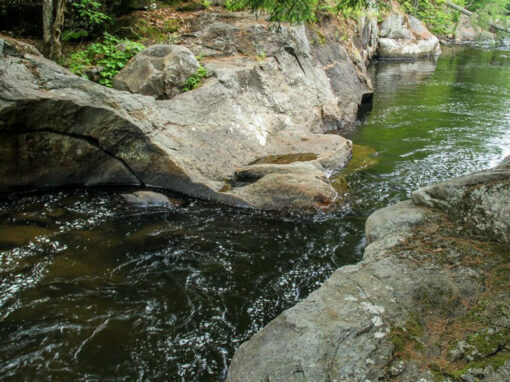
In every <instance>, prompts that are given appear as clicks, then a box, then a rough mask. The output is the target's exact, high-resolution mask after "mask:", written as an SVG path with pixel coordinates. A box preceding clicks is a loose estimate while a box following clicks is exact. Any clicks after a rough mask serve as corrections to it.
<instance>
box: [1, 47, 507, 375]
mask: <svg viewBox="0 0 510 382" xmlns="http://www.w3.org/2000/svg"><path fill="white" fill-rule="evenodd" d="M509 56H510V53H509V52H503V51H496V50H495V51H485V50H478V49H472V48H451V49H445V52H444V54H443V55H442V56H441V57H440V58H439V60H438V62H437V65H436V64H435V63H434V62H433V61H425V62H416V63H380V64H378V65H375V66H374V79H375V85H376V93H375V96H374V100H373V105H372V110H370V111H367V112H366V113H365V114H364V115H363V116H362V118H361V122H360V125H359V126H358V127H357V129H355V130H353V131H352V132H350V133H349V134H348V135H349V138H351V139H352V140H353V141H354V143H355V144H356V145H357V146H356V148H355V151H356V152H355V158H354V160H353V163H354V164H355V165H353V166H351V167H350V168H349V170H348V174H347V175H346V177H345V180H346V181H347V184H348V187H346V183H345V181H344V179H343V178H341V177H339V179H338V180H337V184H338V185H339V189H341V190H343V192H344V195H343V198H344V200H345V206H344V207H343V208H342V209H341V210H340V211H338V212H337V213H335V214H330V215H317V216H315V217H314V218H313V219H308V220H304V221H303V220H297V219H293V218H292V217H288V218H281V217H276V216H274V215H271V214H267V213H257V212H250V211H240V210H236V209H231V208H225V207H218V206H215V205H210V204H207V203H202V202H198V201H193V200H185V201H184V205H183V206H180V207H175V208H172V209H161V208H155V209H146V208H138V207H134V206H131V205H128V204H127V203H126V202H124V200H123V199H122V197H121V194H122V193H123V192H126V190H121V189H75V190H61V191H56V192H51V193H44V194H26V195H21V196H19V195H18V196H12V197H9V198H5V199H3V200H0V264H1V268H0V272H1V275H0V277H1V282H0V380H2V381H22V380H27V381H33V380H45V381H52V380H54V381H68V380H69V381H70V380H73V381H85V380H86V381H94V380H100V381H135V380H138V381H146V380H151V381H153V380H165V381H174V380H175V381H180V380H183V381H190V380H199V381H217V380H221V379H223V378H224V377H225V374H226V370H227V366H228V363H229V360H230V359H231V357H232V355H233V353H234V351H235V349H236V348H237V347H238V346H239V345H240V344H241V343H242V342H243V341H245V340H246V339H248V338H249V337H250V336H251V335H252V334H253V333H254V332H256V331H257V330H259V329H260V328H261V327H262V326H263V325H264V324H266V323H267V322H268V321H269V320H271V319H272V318H274V317H275V316H276V315H278V314H279V313H280V312H281V311H282V310H284V309H286V308H288V307H290V306H292V305H294V304H295V303H297V302H298V301H300V300H301V299H303V298H304V297H306V296H307V295H308V294H309V293H310V291H312V290H314V289H316V288H318V287H319V286H320V285H321V283H322V282H323V281H324V280H325V279H326V278H327V277H328V276H329V275H330V274H331V273H332V272H333V270H334V269H336V268H337V267H338V266H340V265H343V264H349V263H353V262H355V261H357V260H359V258H360V257H361V254H362V250H363V246H364V241H363V227H364V222H365V220H366V217H367V216H368V215H369V214H370V213H371V212H372V211H373V210H374V209H377V208H380V207H384V206H386V205H388V204H392V203H394V202H396V201H399V200H403V199H405V198H407V197H409V195H410V192H411V191H412V190H414V189H416V188H418V187H420V186H424V185H426V184H429V183H432V182H436V181H439V180H442V179H445V178H449V177H452V176H456V175H460V174H464V173H467V172H471V171H473V170H478V169H482V168H486V167H490V166H492V165H494V164H496V163H497V162H498V161H500V160H501V159H502V158H503V156H505V155H508V154H510V57H509Z"/></svg>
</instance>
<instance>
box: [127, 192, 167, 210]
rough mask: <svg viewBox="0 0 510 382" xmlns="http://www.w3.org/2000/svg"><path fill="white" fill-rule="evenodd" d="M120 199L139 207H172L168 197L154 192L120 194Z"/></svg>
mask: <svg viewBox="0 0 510 382" xmlns="http://www.w3.org/2000/svg"><path fill="white" fill-rule="evenodd" d="M122 197H123V198H124V200H126V201H127V202H128V203H132V204H135V205H137V206H140V207H168V206H172V205H173V203H172V202H171V201H170V199H169V198H168V196H166V195H163V194H160V193H159V192H154V191H136V192H133V193H131V194H122Z"/></svg>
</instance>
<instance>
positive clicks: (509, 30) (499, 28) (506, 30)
mask: <svg viewBox="0 0 510 382" xmlns="http://www.w3.org/2000/svg"><path fill="white" fill-rule="evenodd" d="M445 4H446V5H448V6H449V7H450V8H453V9H455V10H457V11H459V12H461V13H464V14H465V15H466V16H469V17H473V16H474V17H478V15H477V14H476V13H473V12H471V11H468V10H467V9H466V8H462V7H460V6H458V5H457V4H455V3H452V2H451V1H448V0H446V1H445ZM490 26H491V28H494V29H497V30H499V31H502V32H507V33H510V28H505V27H502V26H501V25H498V24H496V23H493V22H492V21H491V23H490Z"/></svg>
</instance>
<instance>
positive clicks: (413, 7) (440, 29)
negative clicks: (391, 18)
mask: <svg viewBox="0 0 510 382" xmlns="http://www.w3.org/2000/svg"><path fill="white" fill-rule="evenodd" d="M401 4H402V7H403V8H404V11H406V12H407V13H409V14H411V15H413V16H415V17H416V18H418V19H420V20H421V21H423V22H424V23H425V24H427V27H428V28H429V29H430V31H431V32H432V33H434V34H438V35H443V36H444V35H448V34H450V33H452V32H453V31H454V29H455V25H456V24H457V21H458V12H454V11H451V10H450V9H447V8H446V6H445V5H444V0H404V1H402V3H401ZM456 4H458V5H460V6H462V5H463V1H462V0H457V1H456Z"/></svg>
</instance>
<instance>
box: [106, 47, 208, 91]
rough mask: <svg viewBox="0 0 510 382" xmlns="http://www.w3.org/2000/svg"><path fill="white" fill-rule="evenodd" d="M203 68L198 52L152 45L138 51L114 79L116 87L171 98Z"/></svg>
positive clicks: (184, 48)
mask: <svg viewBox="0 0 510 382" xmlns="http://www.w3.org/2000/svg"><path fill="white" fill-rule="evenodd" d="M199 68H200V64H199V63H198V61H197V59H196V57H195V55H194V54H193V53H191V51H190V50H189V49H187V48H186V47H183V46H179V45H153V46H150V47H149V48H147V49H145V50H143V51H142V52H140V53H139V54H137V55H136V56H135V57H134V58H133V59H132V60H131V61H129V63H128V64H127V65H126V66H125V67H124V68H123V69H122V70H121V71H120V72H119V73H117V75H116V76H115V77H114V78H113V87H114V88H115V89H119V90H126V91H130V92H131V93H138V94H144V95H149V96H153V97H155V98H157V99H168V98H172V97H174V96H176V95H177V94H180V93H182V92H183V91H184V90H183V88H184V87H185V86H186V83H187V80H188V78H190V76H191V75H193V74H194V73H195V72H196V71H197V70H198V69H199Z"/></svg>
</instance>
